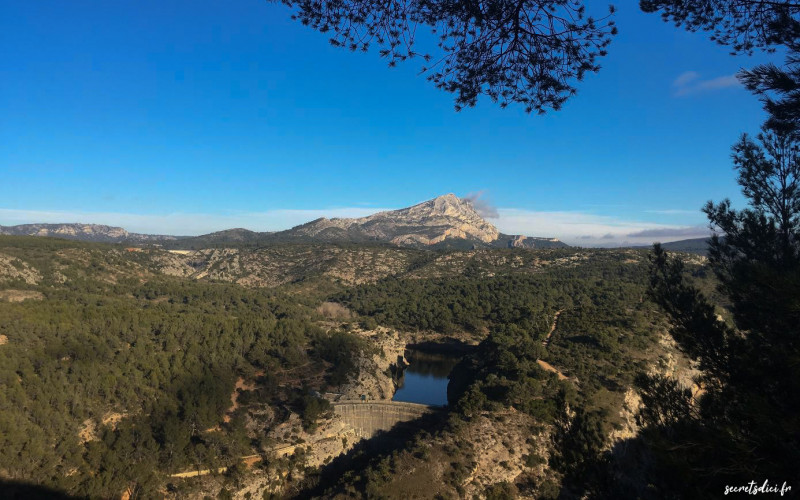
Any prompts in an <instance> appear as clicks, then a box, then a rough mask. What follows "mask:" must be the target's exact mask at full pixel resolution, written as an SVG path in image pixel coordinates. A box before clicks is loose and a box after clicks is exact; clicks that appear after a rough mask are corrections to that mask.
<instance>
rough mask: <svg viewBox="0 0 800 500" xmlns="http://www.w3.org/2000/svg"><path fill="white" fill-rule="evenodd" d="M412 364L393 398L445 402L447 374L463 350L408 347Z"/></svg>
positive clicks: (410, 401)
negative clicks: (430, 351) (440, 351)
mask: <svg viewBox="0 0 800 500" xmlns="http://www.w3.org/2000/svg"><path fill="white" fill-rule="evenodd" d="M405 356H406V359H407V360H408V362H409V366H408V368H406V369H405V370H404V371H403V375H401V377H400V380H399V381H398V388H397V392H395V393H394V397H393V398H392V401H403V402H406V403H420V404H425V405H437V406H444V405H446V404H447V383H448V379H447V376H448V375H450V371H451V370H452V369H453V367H454V366H455V365H456V363H458V361H459V360H460V359H461V357H462V356H463V354H439V353H436V354H434V353H428V352H423V351H418V350H415V349H408V350H406V354H405Z"/></svg>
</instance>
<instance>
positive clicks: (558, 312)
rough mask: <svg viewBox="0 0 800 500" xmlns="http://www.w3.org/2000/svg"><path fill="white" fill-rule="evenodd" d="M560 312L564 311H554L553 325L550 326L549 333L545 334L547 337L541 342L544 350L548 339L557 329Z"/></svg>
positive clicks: (548, 341)
mask: <svg viewBox="0 0 800 500" xmlns="http://www.w3.org/2000/svg"><path fill="white" fill-rule="evenodd" d="M562 312H564V310H563V309H559V310H558V311H556V314H555V316H553V324H552V325H550V331H549V332H547V337H545V338H544V340H542V345H543V346H544V347H545V348H547V344H549V343H550V337H551V336H552V335H553V332H554V331H556V328H557V327H558V317H559V316H561V313H562Z"/></svg>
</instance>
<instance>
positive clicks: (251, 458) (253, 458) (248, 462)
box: [169, 455, 263, 477]
mask: <svg viewBox="0 0 800 500" xmlns="http://www.w3.org/2000/svg"><path fill="white" fill-rule="evenodd" d="M262 459H263V457H262V456H261V455H247V456H246V457H241V458H240V460H241V461H242V462H244V465H245V466H246V467H247V468H248V469H249V468H250V467H252V466H253V464H255V463H258V462H260V461H261V460H262ZM227 470H228V468H227V467H220V468H219V469H201V470H190V471H186V472H178V473H177V474H170V476H169V477H197V476H205V475H207V474H211V473H212V472H216V473H217V474H222V473H223V472H225V471H227Z"/></svg>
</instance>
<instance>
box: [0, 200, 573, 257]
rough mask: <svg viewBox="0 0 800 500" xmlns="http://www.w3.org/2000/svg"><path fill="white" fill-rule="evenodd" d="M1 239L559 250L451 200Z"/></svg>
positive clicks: (57, 227) (65, 229) (50, 228)
mask: <svg viewBox="0 0 800 500" xmlns="http://www.w3.org/2000/svg"><path fill="white" fill-rule="evenodd" d="M0 234H7V235H14V236H51V237H58V238H67V239H75V240H84V241H94V242H103V243H128V244H132V245H147V244H157V245H160V246H162V247H164V248H168V249H185V250H200V249H203V248H220V247H248V246H249V247H253V246H255V247H259V246H266V245H272V244H276V243H291V242H305V243H307V242H322V243H355V244H359V243H361V244H363V243H378V244H388V245H397V246H405V247H416V248H436V249H459V250H467V249H470V248H489V247H495V248H557V247H566V246H568V245H566V244H564V243H562V242H560V241H559V240H557V239H555V238H537V237H530V236H519V235H506V234H503V233H501V232H500V231H498V230H497V228H496V227H494V226H493V225H492V224H491V223H489V222H487V221H486V220H484V218H483V217H481V216H480V214H479V213H478V212H477V211H476V210H475V207H474V206H473V204H472V202H471V201H469V200H467V199H462V198H458V197H457V196H456V195H454V194H446V195H443V196H439V197H437V198H434V199H432V200H428V201H424V202H422V203H418V204H416V205H414V206H411V207H407V208H401V209H399V210H389V211H385V212H380V213H377V214H373V215H370V216H368V217H361V218H352V219H346V218H333V219H327V218H320V219H316V220H313V221H311V222H308V223H305V224H302V225H299V226H296V227H293V228H291V229H288V230H286V231H280V232H275V233H270V232H255V231H250V230H247V229H241V228H237V229H227V230H224V231H218V232H215V233H210V234H205V235H201V236H191V237H187V236H165V235H150V234H140V233H130V232H128V231H126V230H125V229H123V228H121V227H112V226H104V225H98V224H24V225H19V226H0Z"/></svg>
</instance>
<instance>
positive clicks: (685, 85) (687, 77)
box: [672, 71, 741, 97]
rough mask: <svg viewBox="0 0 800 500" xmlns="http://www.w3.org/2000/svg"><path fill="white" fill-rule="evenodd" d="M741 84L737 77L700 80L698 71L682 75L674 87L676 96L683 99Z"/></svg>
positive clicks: (673, 84)
mask: <svg viewBox="0 0 800 500" xmlns="http://www.w3.org/2000/svg"><path fill="white" fill-rule="evenodd" d="M740 85H741V84H740V83H739V80H738V79H737V78H736V75H725V76H719V77H716V78H711V79H708V80H702V79H700V74H699V73H697V72H696V71H686V72H685V73H681V74H680V75H679V76H678V77H677V78H676V79H675V80H674V81H673V82H672V87H673V89H674V92H675V96H677V97H683V96H687V95H690V94H697V93H700V92H706V91H711V90H718V89H724V88H728V87H738V86H740Z"/></svg>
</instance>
